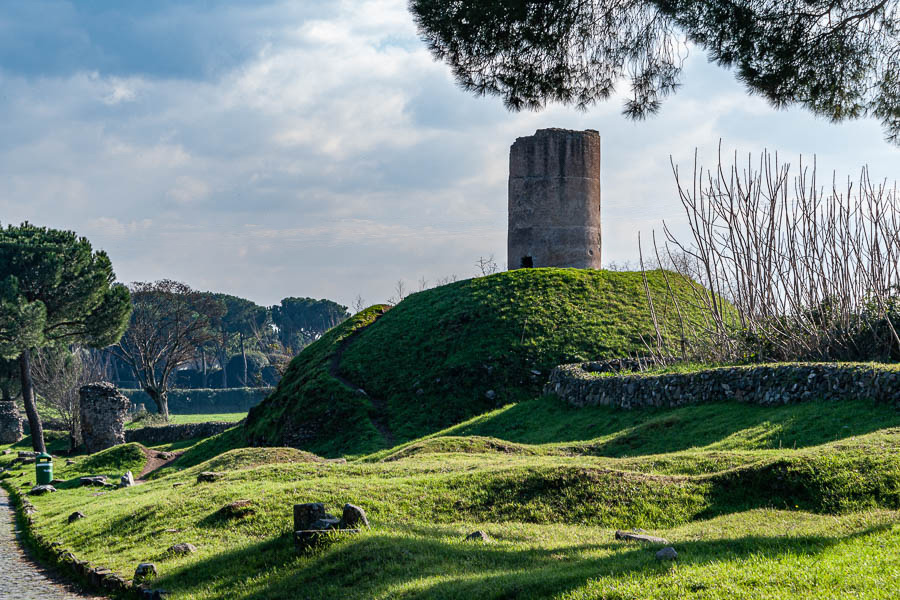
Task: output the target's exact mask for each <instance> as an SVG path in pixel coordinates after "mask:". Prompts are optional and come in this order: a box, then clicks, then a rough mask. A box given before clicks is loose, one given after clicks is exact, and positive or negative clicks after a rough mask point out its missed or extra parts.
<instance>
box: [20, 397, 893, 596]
mask: <svg viewBox="0 0 900 600" xmlns="http://www.w3.org/2000/svg"><path fill="white" fill-rule="evenodd" d="M518 425H521V427H520V426H518ZM788 440H790V442H791V443H790V444H788V443H786V441H788ZM240 441H241V435H240V431H239V430H238V429H232V430H230V431H228V432H226V433H224V434H222V435H221V436H216V437H214V438H210V439H208V440H204V441H202V442H200V443H198V444H196V445H195V446H193V447H192V448H190V449H189V450H188V452H187V453H186V454H185V455H184V456H183V457H182V459H180V460H179V461H177V462H176V463H175V464H174V465H173V466H172V467H171V468H169V469H167V470H166V471H165V472H162V473H159V474H157V477H155V478H153V479H152V480H151V481H150V482H148V483H146V484H142V485H140V486H138V487H136V488H130V489H124V490H117V491H114V492H110V493H107V494H105V495H103V496H92V495H91V490H89V489H82V488H77V489H76V488H73V489H63V490H61V491H60V492H58V493H56V494H51V495H49V496H42V497H36V498H33V499H32V501H33V502H34V504H35V505H36V506H37V508H38V513H37V514H36V515H35V516H36V521H35V523H36V525H35V527H36V530H37V532H38V533H40V534H41V535H42V536H44V538H45V539H48V540H59V541H60V542H61V543H62V544H63V546H64V547H66V548H68V549H71V550H73V551H74V552H75V554H76V555H77V556H78V557H79V558H82V559H87V560H90V561H91V562H92V563H94V564H102V565H105V566H109V567H112V568H113V569H115V570H117V571H119V572H120V573H122V574H124V575H126V576H129V575H130V574H131V573H132V572H133V570H134V567H135V566H136V565H137V563H139V562H142V561H145V560H151V561H153V562H155V563H156V564H157V566H158V567H159V569H160V579H159V580H158V581H157V582H156V583H155V584H154V585H157V586H159V587H163V588H165V589H168V590H171V591H172V592H173V593H174V594H175V596H176V597H178V598H191V599H204V600H207V599H213V598H226V597H227V598H235V599H239V600H250V599H253V600H263V599H266V600H275V599H280V598H284V599H287V598H296V597H298V594H299V595H300V597H304V598H306V597H308V598H360V599H363V598H384V599H387V598H497V599H500V598H561V599H582V598H592V599H610V598H619V599H623V598H635V599H637V598H673V597H676V598H681V597H684V598H710V599H711V598H723V599H724V598H784V599H798V600H799V599H803V598H810V597H817V598H818V597H821V598H844V597H855V598H872V599H875V598H884V597H886V596H885V593H888V592H889V591H890V590H896V589H898V588H900V566H898V563H897V561H896V556H897V555H898V550H900V525H898V523H900V514H898V512H896V511H898V510H900V414H898V412H897V411H896V410H895V409H890V408H888V407H885V406H880V405H875V404H871V403H866V402H846V403H809V404H803V405H791V406H781V407H768V408H763V407H755V406H749V405H743V404H725V403H723V404H710V405H703V406H694V407H685V408H682V409H676V410H668V411H662V410H661V411H631V412H626V411H614V410H609V409H600V408H598V409H571V408H569V407H567V406H566V405H564V404H562V403H561V402H560V401H558V400H555V399H553V398H540V399H534V400H530V401H527V402H524V403H520V404H517V405H512V406H506V407H503V408H501V409H498V410H495V411H491V412H489V413H486V414H484V415H481V416H478V417H476V418H473V419H470V420H468V421H466V422H463V423H461V424H459V425H456V426H454V427H451V428H449V429H446V430H443V431H440V432H437V433H436V434H434V435H431V436H429V437H427V438H423V439H419V440H414V441H412V442H410V443H407V444H403V445H401V446H398V447H397V448H393V449H390V450H384V451H379V452H377V453H374V454H371V455H368V456H365V457H361V458H359V459H357V460H351V461H350V462H348V463H346V464H339V463H334V462H326V461H325V460H323V459H321V458H318V457H317V456H314V455H311V454H309V453H305V452H302V451H298V450H294V449H290V448H236V447H235V446H237V445H239V444H240ZM795 446H796V448H795ZM108 452H110V451H108ZM128 453H133V450H127V452H126V451H125V450H122V451H120V454H121V455H122V456H120V457H119V458H117V459H116V460H115V461H113V464H114V465H115V466H114V467H113V468H114V469H121V468H122V467H124V466H125V462H124V460H125V459H124V458H123V456H125V455H126V454H128ZM98 456H100V455H98ZM135 457H136V455H135ZM7 458H8V457H7ZM85 460H88V459H79V461H80V462H79V464H76V465H73V466H72V467H68V469H71V473H76V472H77V473H81V472H82V471H83V470H84V468H85V465H84V463H83V462H81V461H85ZM104 460H106V459H104ZM116 461H118V462H116ZM202 470H218V471H222V472H225V473H226V475H225V477H224V479H222V480H220V481H217V482H215V483H206V484H198V483H197V482H196V475H197V473H198V472H200V471H202ZM28 472H29V473H30V472H31V471H30V470H29V471H28ZM19 479H20V478H19V477H18V476H14V477H13V478H12V479H10V480H8V481H7V484H8V485H9V484H12V485H13V486H18V485H19V483H18V482H19ZM173 484H180V485H178V486H177V487H173ZM240 499H248V500H251V501H252V512H251V513H249V514H246V515H244V516H242V517H238V518H234V519H228V518H226V517H224V516H222V514H221V513H219V512H218V511H219V509H220V508H221V507H223V506H224V505H226V504H228V503H229V502H233V501H235V500H240ZM311 501H322V502H325V503H326V505H327V507H328V509H329V510H330V512H338V511H339V508H340V506H341V505H342V504H343V503H345V502H352V503H354V504H358V505H360V506H362V507H364V508H365V510H366V511H367V512H368V514H369V518H370V520H371V521H372V524H373V529H372V530H370V531H367V532H365V533H363V534H362V535H359V536H355V537H353V538H349V539H346V540H342V541H339V542H337V543H335V544H333V545H331V546H329V547H327V548H325V549H323V550H321V551H319V552H315V553H309V554H305V555H297V554H295V552H294V551H293V548H292V544H291V539H290V535H289V532H290V524H291V507H292V505H293V504H294V503H298V502H311ZM73 510H81V511H82V512H83V513H85V515H87V518H86V519H83V520H81V521H78V522H76V523H73V524H71V525H70V524H68V523H67V522H66V517H67V516H68V514H70V513H71V512H72V511H73ZM626 527H629V528H632V527H642V528H644V529H647V530H649V532H650V533H653V534H657V535H662V536H663V537H666V538H668V539H670V540H671V541H672V544H673V546H674V547H675V548H676V550H677V551H678V552H679V559H678V561H677V562H676V563H675V564H662V563H659V562H657V561H656V560H655V559H654V556H653V554H654V552H655V550H656V549H658V547H655V546H640V545H634V544H628V543H623V542H616V541H615V540H614V539H613V532H614V530H615V529H616V528H626ZM474 529H484V530H485V531H487V532H488V533H489V535H491V537H492V538H494V542H492V543H489V544H480V543H467V542H463V541H462V538H463V537H464V535H465V534H467V533H469V532H470V531H472V530H474ZM178 542H191V543H193V544H195V545H196V546H197V547H198V549H199V551H198V553H197V554H195V555H191V556H187V557H181V558H175V557H170V556H167V555H166V554H165V550H166V548H168V547H169V546H171V545H172V544H175V543H178ZM298 590H302V592H300V591H298ZM888 596H890V593H888Z"/></svg>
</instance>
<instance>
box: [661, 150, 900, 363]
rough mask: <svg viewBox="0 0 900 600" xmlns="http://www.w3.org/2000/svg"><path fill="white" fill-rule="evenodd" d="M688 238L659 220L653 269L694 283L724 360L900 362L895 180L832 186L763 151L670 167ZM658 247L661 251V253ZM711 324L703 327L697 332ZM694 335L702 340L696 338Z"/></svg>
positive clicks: (864, 176) (899, 202) (899, 215)
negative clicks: (712, 163)
mask: <svg viewBox="0 0 900 600" xmlns="http://www.w3.org/2000/svg"><path fill="white" fill-rule="evenodd" d="M673 171H674V173H675V178H676V182H677V184H678V191H679V196H680V199H681V203H682V205H683V207H684V210H685V214H686V215H687V217H688V224H689V227H690V231H691V238H692V239H691V240H690V241H689V242H683V241H681V240H679V239H678V238H677V237H676V236H675V235H674V233H673V232H672V231H671V230H670V229H669V228H668V227H667V226H665V225H664V231H665V236H666V241H665V244H664V248H663V249H662V252H661V253H660V249H659V247H658V246H657V244H656V243H655V240H654V250H655V253H656V255H657V261H656V262H657V264H658V265H664V264H668V265H670V267H671V268H673V269H674V270H675V271H677V272H678V273H680V274H681V275H683V276H685V277H690V278H693V279H695V280H696V281H699V282H700V283H701V284H702V286H695V287H694V288H692V289H694V298H693V300H694V301H695V302H696V307H697V308H699V309H700V312H701V313H702V314H703V315H705V320H706V324H705V327H704V328H699V329H698V328H696V327H694V328H693V329H694V331H695V332H697V333H700V334H702V335H703V336H707V337H708V336H710V335H711V336H712V337H713V338H714V339H715V340H716V342H715V343H714V344H713V345H711V346H710V347H709V348H708V349H715V352H716V353H718V355H719V356H718V358H719V359H720V360H722V359H724V360H735V359H740V360H801V359H812V360H873V359H892V358H898V357H900V336H898V332H897V328H898V326H900V194H898V191H897V185H896V183H895V184H893V185H889V184H888V183H886V182H882V183H876V182H873V181H872V180H871V178H870V176H869V172H868V169H867V168H863V169H862V172H861V174H860V177H859V180H858V181H857V182H852V181H850V180H848V181H847V183H846V184H845V185H844V186H839V185H838V183H837V179H836V177H834V176H833V177H832V181H831V185H830V186H829V187H828V188H825V187H824V186H822V185H821V184H820V183H819V182H818V180H817V176H816V167H815V161H813V164H812V166H807V165H804V164H803V161H802V159H801V161H800V165H799V169H798V173H797V175H796V176H794V177H792V176H791V168H790V165H788V164H785V163H782V162H781V161H780V160H779V158H778V156H777V155H775V156H773V155H771V154H769V153H768V152H764V153H763V154H762V156H761V157H760V159H759V163H758V166H756V167H754V165H753V163H752V159H748V162H747V164H745V165H740V164H739V163H738V160H737V156H735V158H734V162H733V163H732V164H731V165H730V166H729V165H726V164H725V163H724V161H723V160H722V156H721V153H720V156H719V164H718V166H717V168H716V169H714V170H712V171H708V170H705V169H704V168H703V167H701V166H698V163H697V159H696V158H695V161H694V176H693V180H692V181H690V182H683V181H682V179H681V176H680V173H679V170H678V168H677V166H675V165H674V163H673ZM660 254H662V257H661V256H660ZM701 330H704V331H701ZM698 338H699V336H698Z"/></svg>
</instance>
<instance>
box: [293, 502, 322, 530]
mask: <svg viewBox="0 0 900 600" xmlns="http://www.w3.org/2000/svg"><path fill="white" fill-rule="evenodd" d="M325 516H326V515H325V505H324V504H322V503H321V502H307V503H305V504H295V505H294V531H304V530H308V529H314V527H313V526H312V524H313V523H315V522H316V521H318V520H320V519H324V518H325Z"/></svg>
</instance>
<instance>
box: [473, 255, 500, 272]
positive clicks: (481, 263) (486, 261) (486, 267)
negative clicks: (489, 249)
mask: <svg viewBox="0 0 900 600" xmlns="http://www.w3.org/2000/svg"><path fill="white" fill-rule="evenodd" d="M475 266H476V267H478V270H479V272H480V273H481V276H482V277H485V276H487V275H493V274H494V273H496V272H497V271H498V270H499V269H500V267H499V266H497V261H495V260H494V255H493V254H491V255H490V256H488V257H487V258H485V257H483V256H479V257H478V260H477V261H475Z"/></svg>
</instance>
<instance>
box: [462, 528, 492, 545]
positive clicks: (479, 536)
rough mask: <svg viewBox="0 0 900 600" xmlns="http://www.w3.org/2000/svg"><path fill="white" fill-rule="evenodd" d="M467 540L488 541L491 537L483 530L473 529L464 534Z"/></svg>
mask: <svg viewBox="0 0 900 600" xmlns="http://www.w3.org/2000/svg"><path fill="white" fill-rule="evenodd" d="M466 541H467V542H490V541H491V537H490V536H489V535H488V534H486V533H485V532H483V531H482V530H480V529H479V530H478V531H473V532H472V533H470V534H469V535H467V536H466Z"/></svg>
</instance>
